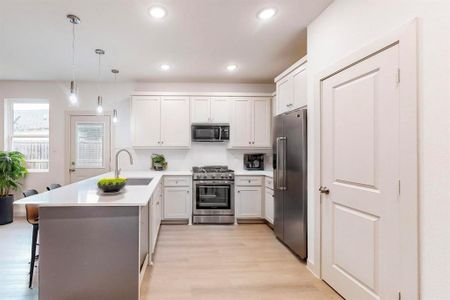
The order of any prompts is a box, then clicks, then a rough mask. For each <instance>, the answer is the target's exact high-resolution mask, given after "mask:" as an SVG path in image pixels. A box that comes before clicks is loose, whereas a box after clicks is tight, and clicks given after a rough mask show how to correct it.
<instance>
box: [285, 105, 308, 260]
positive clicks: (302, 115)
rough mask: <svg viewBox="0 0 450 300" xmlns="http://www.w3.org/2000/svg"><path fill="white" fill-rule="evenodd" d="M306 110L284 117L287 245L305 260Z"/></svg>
mask: <svg viewBox="0 0 450 300" xmlns="http://www.w3.org/2000/svg"><path fill="white" fill-rule="evenodd" d="M305 125H306V111H305V110H301V111H298V112H293V113H290V114H287V115H285V118H284V123H283V131H284V132H283V133H284V136H285V137H286V140H285V144H284V151H285V153H286V154H285V155H286V156H285V157H286V164H285V165H284V173H285V176H283V178H284V180H285V185H284V188H285V191H284V207H283V213H284V234H283V235H284V237H283V241H284V243H285V244H286V245H287V246H289V247H290V248H291V250H292V251H293V252H295V253H296V254H297V255H298V256H300V257H301V258H306V249H307V245H306V233H307V231H306V225H307V223H306V203H307V193H306V192H307V187H306V126H305Z"/></svg>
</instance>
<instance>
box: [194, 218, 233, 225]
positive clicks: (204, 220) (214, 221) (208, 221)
mask: <svg viewBox="0 0 450 300" xmlns="http://www.w3.org/2000/svg"><path fill="white" fill-rule="evenodd" d="M192 223H194V224H234V216H193V217H192Z"/></svg>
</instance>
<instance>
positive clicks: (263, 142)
mask: <svg viewBox="0 0 450 300" xmlns="http://www.w3.org/2000/svg"><path fill="white" fill-rule="evenodd" d="M252 113H253V118H252V119H253V141H252V146H253V147H259V148H261V147H271V138H270V137H271V136H270V133H271V128H270V124H271V120H272V118H271V111H270V98H254V99H253V111H252Z"/></svg>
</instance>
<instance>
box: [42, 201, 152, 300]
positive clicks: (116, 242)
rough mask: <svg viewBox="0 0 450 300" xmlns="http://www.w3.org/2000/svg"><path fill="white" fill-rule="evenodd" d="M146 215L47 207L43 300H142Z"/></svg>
mask: <svg viewBox="0 0 450 300" xmlns="http://www.w3.org/2000/svg"><path fill="white" fill-rule="evenodd" d="M146 209H148V207H139V206H115V207H108V206H97V207H92V206H91V207H41V208H40V211H39V214H40V258H39V260H40V266H39V298H40V299H45V300H64V299H85V300H90V299H92V300H94V299H95V300H100V299H109V300H114V299H117V300H119V299H120V300H123V299H139V278H140V270H141V266H143V264H144V262H145V261H146V256H147V253H148V249H146V247H145V245H148V240H145V236H147V234H145V232H143V231H145V230H143V229H145V227H146V226H140V222H141V221H143V222H144V223H145V219H148V216H141V214H144V215H145V211H146ZM141 227H143V228H141ZM147 228H148V227H147ZM140 232H141V234H140ZM140 235H141V238H144V241H141V242H140ZM140 245H142V246H143V247H142V249H140V248H141V247H140ZM143 267H144V266H143Z"/></svg>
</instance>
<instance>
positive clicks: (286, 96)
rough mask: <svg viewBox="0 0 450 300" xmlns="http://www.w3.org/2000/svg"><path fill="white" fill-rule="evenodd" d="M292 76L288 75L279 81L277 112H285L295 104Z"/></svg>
mask: <svg viewBox="0 0 450 300" xmlns="http://www.w3.org/2000/svg"><path fill="white" fill-rule="evenodd" d="M293 103H294V93H293V87H292V78H291V77H290V76H286V77H285V78H283V79H281V80H280V81H279V82H277V114H281V113H284V112H286V111H288V110H290V108H291V107H292V106H293V105H294V104H293Z"/></svg>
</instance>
